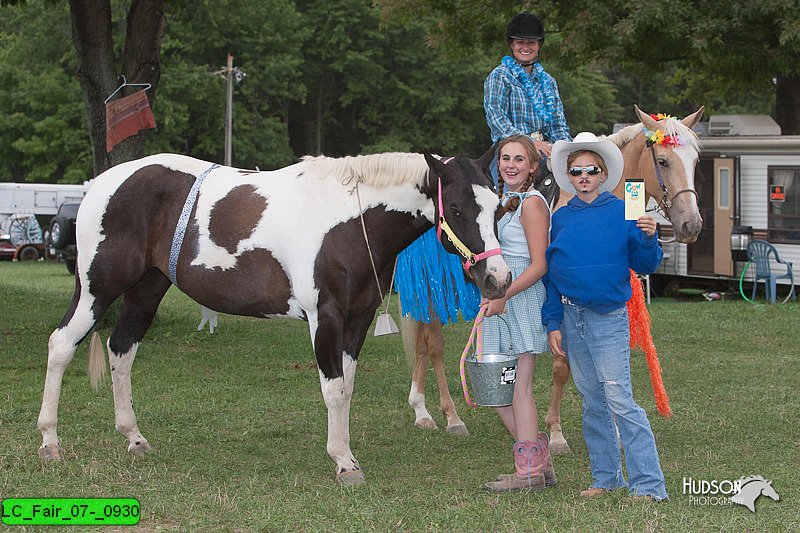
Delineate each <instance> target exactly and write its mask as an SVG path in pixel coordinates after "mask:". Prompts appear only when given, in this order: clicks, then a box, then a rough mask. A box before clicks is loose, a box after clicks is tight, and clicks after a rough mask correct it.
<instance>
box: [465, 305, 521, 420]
mask: <svg viewBox="0 0 800 533" xmlns="http://www.w3.org/2000/svg"><path fill="white" fill-rule="evenodd" d="M486 307H487V306H486V305H483V306H481V308H480V311H478V315H477V316H476V317H475V323H474V324H473V325H472V331H471V332H470V334H469V340H467V345H466V346H464V351H463V352H462V353H461V359H460V360H459V362H458V371H459V373H460V374H461V390H462V391H464V401H465V402H467V406H469V407H478V403H477V402H476V401H475V400H473V399H472V398H470V397H469V387H467V373H466V371H465V365H466V363H467V356H469V349H470V348H472V343H473V341H475V358H476V359H477V360H478V361H480V358H481V355H483V328H481V324H482V323H483V318H484V315H485V314H486ZM496 316H497V317H498V318H500V319H501V320H502V321H503V322H504V323H505V324H506V327H508V322H506V320H505V319H504V318H503V317H502V316H500V315H496ZM510 331H511V328H509V332H510Z"/></svg>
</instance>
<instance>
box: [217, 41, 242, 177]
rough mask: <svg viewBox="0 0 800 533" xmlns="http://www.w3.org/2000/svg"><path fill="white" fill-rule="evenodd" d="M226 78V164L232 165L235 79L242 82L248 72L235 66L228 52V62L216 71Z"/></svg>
mask: <svg viewBox="0 0 800 533" xmlns="http://www.w3.org/2000/svg"><path fill="white" fill-rule="evenodd" d="M214 74H219V75H221V76H222V77H224V78H225V84H226V92H227V96H226V101H225V165H226V166H231V159H232V155H233V80H234V78H235V79H236V82H237V83H238V82H240V81H242V80H243V79H244V77H245V76H246V74H245V73H244V72H242V71H241V70H240V69H239V67H234V66H233V56H232V55H231V54H230V53H229V54H228V63H227V65H226V66H224V67H222V68H221V69H220V70H218V71H216V72H214Z"/></svg>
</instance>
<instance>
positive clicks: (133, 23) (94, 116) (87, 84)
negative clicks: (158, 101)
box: [0, 0, 166, 175]
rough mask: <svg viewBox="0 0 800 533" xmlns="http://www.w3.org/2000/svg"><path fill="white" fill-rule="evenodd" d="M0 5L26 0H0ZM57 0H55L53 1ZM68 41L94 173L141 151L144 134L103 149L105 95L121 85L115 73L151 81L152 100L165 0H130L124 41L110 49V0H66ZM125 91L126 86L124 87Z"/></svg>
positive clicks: (131, 79) (158, 68)
mask: <svg viewBox="0 0 800 533" xmlns="http://www.w3.org/2000/svg"><path fill="white" fill-rule="evenodd" d="M0 2H1V3H2V5H4V6H5V5H17V4H25V0H0ZM54 3H56V2H54ZM69 6H70V17H71V21H72V42H73V44H74V45H75V50H76V52H77V76H78V81H79V83H80V87H81V92H82V94H83V100H84V105H85V107H86V117H87V121H86V122H87V126H88V131H89V138H90V140H91V146H92V159H93V166H94V174H95V175H97V174H99V173H100V172H102V171H103V170H105V169H107V168H109V167H111V166H113V165H116V164H117V163H122V162H124V161H128V160H131V159H134V158H136V157H141V156H142V155H144V138H143V136H142V135H135V136H133V137H130V138H128V139H126V140H125V141H123V142H121V143H120V144H118V145H117V146H116V147H115V148H114V150H112V151H111V152H110V153H106V149H105V145H106V141H105V139H106V120H105V102H104V101H105V99H106V98H107V97H108V96H109V95H110V94H111V93H113V92H114V91H115V90H116V89H117V88H118V87H119V85H120V82H119V78H118V75H120V74H121V75H123V76H125V78H126V79H127V81H128V82H130V83H149V84H151V86H152V89H151V91H150V93H149V94H148V97H149V98H150V100H151V105H152V100H153V98H154V97H155V94H156V91H157V90H158V82H159V79H160V77H161V64H160V49H161V39H162V37H163V35H164V28H165V23H166V19H165V15H164V0H131V3H130V8H129V9H128V12H127V16H126V18H125V21H126V22H125V40H124V43H123V46H122V50H121V52H120V53H119V60H117V54H116V53H115V48H114V39H113V29H114V27H115V25H114V23H113V21H112V8H111V0H69ZM126 92H127V91H126Z"/></svg>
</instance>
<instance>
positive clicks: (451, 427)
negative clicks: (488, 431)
mask: <svg viewBox="0 0 800 533" xmlns="http://www.w3.org/2000/svg"><path fill="white" fill-rule="evenodd" d="M423 329H425V337H426V344H427V346H428V358H430V361H431V364H432V365H433V371H434V373H435V374H436V385H437V387H438V389H439V405H440V407H441V409H442V414H444V416H445V418H446V419H447V431H448V432H450V433H452V434H454V435H460V436H463V437H468V436H469V431H467V426H466V425H465V424H464V422H463V421H462V420H461V418H459V416H458V413H457V412H456V406H455V404H454V403H453V398H452V397H451V396H450V388H449V387H448V386H447V378H446V377H445V375H444V363H443V360H444V335H443V334H442V323H441V321H439V320H434V321H432V322H431V323H430V324H428V327H426V328H423Z"/></svg>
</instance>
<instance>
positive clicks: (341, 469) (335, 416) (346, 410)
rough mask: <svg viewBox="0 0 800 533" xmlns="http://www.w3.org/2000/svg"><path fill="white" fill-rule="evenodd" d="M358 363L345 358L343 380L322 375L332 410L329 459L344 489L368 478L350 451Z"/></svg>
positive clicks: (323, 385) (321, 381) (323, 394)
mask: <svg viewBox="0 0 800 533" xmlns="http://www.w3.org/2000/svg"><path fill="white" fill-rule="evenodd" d="M356 364H357V362H356V361H355V360H354V359H353V358H352V357H351V356H350V355H349V354H347V353H343V354H342V370H343V372H344V375H343V376H342V377H338V378H333V379H328V378H326V377H325V375H324V374H323V372H322V370H320V371H319V381H320V386H321V388H322V397H323V398H324V399H325V406H326V407H327V408H328V446H327V451H328V455H329V456H330V457H331V459H333V461H334V462H335V463H336V481H337V482H339V483H341V484H342V485H355V484H358V483H363V482H364V474H363V472H361V467H360V466H359V465H358V461H356V459H355V457H353V452H352V451H351V450H350V400H351V398H352V397H353V383H354V381H355V376H356Z"/></svg>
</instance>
